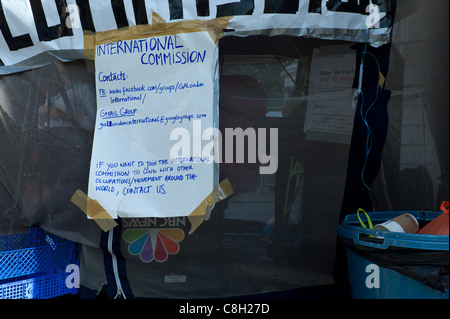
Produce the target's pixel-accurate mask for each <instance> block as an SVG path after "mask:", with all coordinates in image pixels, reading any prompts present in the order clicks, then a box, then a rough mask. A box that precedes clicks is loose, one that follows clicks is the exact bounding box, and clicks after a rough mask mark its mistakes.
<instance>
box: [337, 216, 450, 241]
mask: <svg viewBox="0 0 450 319" xmlns="http://www.w3.org/2000/svg"><path fill="white" fill-rule="evenodd" d="M403 213H410V214H411V215H413V216H414V217H416V218H417V219H420V220H423V218H421V217H424V216H425V217H428V218H427V219H425V220H432V219H433V218H435V217H437V216H439V215H440V214H441V213H442V212H411V211H395V212H373V213H368V214H369V217H370V219H371V220H372V222H377V221H379V222H384V221H386V220H389V219H391V218H394V217H396V216H398V215H401V214H403ZM350 223H352V224H353V225H350ZM374 224H375V223H374ZM337 233H338V235H339V236H341V237H346V238H354V236H355V235H357V234H358V235H359V234H365V235H372V236H378V237H382V238H383V239H386V240H397V241H398V242H397V243H398V244H400V243H401V241H404V242H410V243H412V242H417V243H419V242H420V243H422V244H430V245H432V244H441V245H445V244H447V245H446V247H447V250H448V243H449V236H448V235H428V234H412V233H398V232H390V231H385V230H379V229H367V228H364V227H362V226H360V225H359V221H358V218H357V215H356V214H352V215H347V216H346V217H345V219H344V221H343V222H342V223H341V225H339V226H338V229H337Z"/></svg>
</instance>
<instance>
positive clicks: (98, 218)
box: [70, 189, 118, 232]
mask: <svg viewBox="0 0 450 319" xmlns="http://www.w3.org/2000/svg"><path fill="white" fill-rule="evenodd" d="M70 201H71V202H72V203H74V204H75V205H76V206H78V207H79V208H80V209H81V210H82V211H83V212H84V213H85V214H86V215H88V216H89V217H90V218H92V219H93V220H94V221H95V222H96V223H97V225H98V226H99V227H100V228H101V229H102V230H103V231H104V232H107V231H109V230H110V229H112V228H114V227H116V226H117V225H118V224H117V222H116V221H115V220H114V219H113V218H112V217H111V215H110V214H108V212H107V211H106V210H105V209H104V208H103V207H102V205H100V203H99V202H98V201H96V200H95V199H92V198H89V196H87V195H86V194H85V193H84V192H83V191H81V190H79V189H78V190H76V191H75V193H74V194H73V196H72V198H71V199H70Z"/></svg>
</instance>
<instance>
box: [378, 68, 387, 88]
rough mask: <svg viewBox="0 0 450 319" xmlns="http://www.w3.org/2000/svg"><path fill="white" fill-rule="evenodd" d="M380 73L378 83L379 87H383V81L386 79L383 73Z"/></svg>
mask: <svg viewBox="0 0 450 319" xmlns="http://www.w3.org/2000/svg"><path fill="white" fill-rule="evenodd" d="M379 73H380V74H379V75H378V85H379V86H380V88H383V86H384V82H386V79H385V77H384V75H383V73H381V72H379Z"/></svg>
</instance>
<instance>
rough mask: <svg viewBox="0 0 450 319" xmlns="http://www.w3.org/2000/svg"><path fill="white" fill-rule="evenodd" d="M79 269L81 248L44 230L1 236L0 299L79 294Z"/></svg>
mask: <svg viewBox="0 0 450 319" xmlns="http://www.w3.org/2000/svg"><path fill="white" fill-rule="evenodd" d="M74 265H75V266H74ZM78 265H79V259H78V245H77V244H76V243H74V242H71V241H68V240H66V239H63V238H60V237H58V236H54V235H52V234H48V233H46V232H44V231H43V230H42V229H41V228H30V230H29V232H28V233H23V234H16V235H9V236H0V299H49V298H54V297H57V296H62V295H67V294H76V293H77V292H78V289H77V283H76V282H74V281H73V280H72V279H74V280H76V279H77V278H75V276H77V275H78V273H75V272H74V271H73V269H74V268H77V267H78ZM68 269H70V270H68ZM75 271H76V269H75ZM69 276H71V277H69ZM72 277H73V278H72Z"/></svg>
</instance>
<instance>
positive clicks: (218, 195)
mask: <svg viewBox="0 0 450 319" xmlns="http://www.w3.org/2000/svg"><path fill="white" fill-rule="evenodd" d="M231 194H233V188H232V187H231V184H230V181H229V180H228V179H224V180H223V181H222V182H220V183H219V184H217V186H216V187H214V189H213V191H212V192H211V193H210V194H209V195H208V196H207V197H206V198H205V199H204V200H203V201H202V202H201V203H200V205H198V207H197V208H196V209H195V210H194V211H193V212H192V213H191V214H190V215H189V216H188V218H189V221H190V223H191V230H190V231H189V235H191V234H192V233H193V232H194V231H195V230H196V229H197V228H198V227H199V226H200V224H201V223H203V221H204V220H205V219H206V216H208V214H209V212H210V211H211V209H212V208H213V207H214V205H215V204H216V203H217V202H219V201H221V200H223V199H225V198H227V197H228V196H230V195H231Z"/></svg>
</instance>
